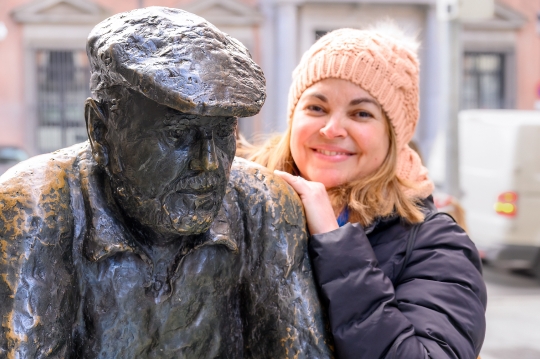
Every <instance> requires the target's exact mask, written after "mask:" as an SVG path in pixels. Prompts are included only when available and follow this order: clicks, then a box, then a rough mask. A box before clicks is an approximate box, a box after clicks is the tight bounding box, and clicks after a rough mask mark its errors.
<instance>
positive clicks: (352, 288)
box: [310, 198, 487, 359]
mask: <svg viewBox="0 0 540 359" xmlns="http://www.w3.org/2000/svg"><path fill="white" fill-rule="evenodd" d="M424 206H425V209H426V213H429V212H432V211H436V209H435V207H434V205H433V202H432V200H431V198H429V199H427V200H425V201H424ZM411 228H412V226H411V225H408V224H405V223H403V221H401V220H400V218H399V217H397V216H394V217H390V218H384V219H381V220H378V221H376V222H375V223H374V224H373V225H371V226H369V227H368V228H366V230H364V229H363V228H362V227H361V226H360V225H358V224H350V223H349V224H346V225H345V226H343V227H341V228H339V229H337V230H335V231H332V232H329V233H324V234H318V235H313V236H312V238H311V240H310V252H311V256H312V259H313V265H314V270H315V275H316V279H317V282H318V285H319V288H320V290H321V294H322V297H323V301H324V302H325V304H326V307H327V309H328V315H329V319H330V326H331V330H332V334H333V336H334V341H335V349H336V353H337V357H338V358H339V359H378V358H400V359H421V358H434V359H435V358H436V359H446V358H460V359H473V358H476V357H477V355H478V353H479V352H480V348H481V346H482V342H483V340H484V334H485V328H486V323H485V315H484V313H485V308H486V300H487V298H486V287H485V284H484V281H483V280H482V267H481V262H480V258H479V256H478V252H477V250H476V247H475V246H474V244H473V243H472V242H471V240H470V239H469V237H468V236H467V234H465V232H464V231H463V230H462V229H461V228H460V227H459V226H458V225H457V224H455V223H454V222H453V221H452V220H451V219H450V218H449V217H447V216H444V215H437V216H435V217H434V218H432V219H430V220H428V221H427V222H424V223H423V224H422V225H421V227H420V228H419V231H418V234H417V237H416V242H415V245H414V247H413V251H412V255H411V257H410V260H409V262H408V264H407V266H406V267H405V268H404V270H403V272H402V274H401V276H400V278H396V277H397V276H398V274H399V273H400V271H401V268H402V266H403V262H404V256H405V251H406V244H407V237H408V235H409V231H410V230H411Z"/></svg>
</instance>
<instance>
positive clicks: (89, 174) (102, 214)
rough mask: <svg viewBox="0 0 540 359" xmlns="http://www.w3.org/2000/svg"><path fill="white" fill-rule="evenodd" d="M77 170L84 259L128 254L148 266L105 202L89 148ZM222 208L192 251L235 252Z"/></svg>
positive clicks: (113, 208)
mask: <svg viewBox="0 0 540 359" xmlns="http://www.w3.org/2000/svg"><path fill="white" fill-rule="evenodd" d="M79 168H80V180H81V189H82V195H83V199H84V203H85V211H86V221H87V224H86V226H87V228H86V234H85V238H84V243H83V253H84V256H85V257H86V258H87V259H88V260H90V261H93V262H97V261H100V260H102V259H105V258H108V257H110V256H112V255H114V254H116V253H122V252H132V253H136V254H138V255H139V256H140V257H141V258H142V259H143V260H144V261H145V262H147V263H149V264H150V263H151V261H150V258H149V256H148V255H147V254H146V253H145V251H144V249H143V248H142V246H141V245H139V243H137V241H136V240H135V238H134V237H133V235H132V234H131V231H130V230H129V229H128V228H127V226H126V225H125V223H124V221H123V218H122V216H121V215H120V214H119V210H118V208H116V206H115V205H114V204H111V202H112V201H108V200H107V193H106V192H105V191H106V188H107V187H106V186H105V181H104V180H105V176H106V175H105V174H104V173H103V171H102V170H101V169H100V168H99V167H98V165H97V163H96V162H95V161H94V159H93V157H92V154H91V150H90V146H87V149H86V150H85V151H83V153H82V154H81V158H80V163H79ZM109 195H110V194H109ZM223 207H224V206H221V209H220V211H219V213H218V215H217V217H216V219H215V220H214V223H213V224H212V227H211V228H210V230H209V231H208V232H206V233H204V234H203V235H201V236H197V237H196V238H197V239H196V242H195V243H193V246H192V250H195V249H197V248H200V247H203V246H207V245H224V246H225V247H226V248H228V249H229V250H231V251H233V252H236V251H238V244H237V241H236V238H235V237H234V236H233V233H232V232H231V229H230V225H229V221H228V219H227V215H226V213H225V210H224V208H223Z"/></svg>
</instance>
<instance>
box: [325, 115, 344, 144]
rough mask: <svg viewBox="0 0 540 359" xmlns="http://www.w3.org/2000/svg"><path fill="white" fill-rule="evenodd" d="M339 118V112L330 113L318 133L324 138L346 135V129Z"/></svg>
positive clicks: (340, 117)
mask: <svg viewBox="0 0 540 359" xmlns="http://www.w3.org/2000/svg"><path fill="white" fill-rule="evenodd" d="M341 120H342V116H340V115H339V114H335V115H332V116H331V117H330V119H329V120H328V121H327V122H326V123H325V125H324V127H322V128H321V129H320V130H319V133H320V134H321V135H322V136H324V137H326V138H336V137H346V136H347V131H346V130H345V128H344V127H343V123H342V121H341Z"/></svg>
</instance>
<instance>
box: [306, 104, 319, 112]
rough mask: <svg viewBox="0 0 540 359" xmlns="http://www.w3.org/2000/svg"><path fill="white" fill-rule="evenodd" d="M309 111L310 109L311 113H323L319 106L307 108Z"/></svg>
mask: <svg viewBox="0 0 540 359" xmlns="http://www.w3.org/2000/svg"><path fill="white" fill-rule="evenodd" d="M307 109H308V110H309V111H313V112H323V109H322V107H320V106H317V105H309V106H308V107H307Z"/></svg>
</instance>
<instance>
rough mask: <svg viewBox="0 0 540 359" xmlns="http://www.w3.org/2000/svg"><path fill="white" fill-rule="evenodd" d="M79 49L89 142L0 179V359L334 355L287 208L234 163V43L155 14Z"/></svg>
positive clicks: (279, 195)
mask: <svg viewBox="0 0 540 359" xmlns="http://www.w3.org/2000/svg"><path fill="white" fill-rule="evenodd" d="M88 55H89V58H90V61H91V66H92V80H91V89H92V94H93V98H90V99H88V100H87V101H86V105H85V117H86V121H87V129H88V134H89V141H88V142H85V143H82V144H79V145H75V146H73V147H70V148H66V149H63V150H59V151H56V152H54V153H52V154H46V155H42V156H38V157H34V158H32V159H30V160H28V161H26V162H23V163H21V164H19V165H18V166H16V167H14V168H12V169H11V170H9V171H8V172H6V174H4V175H3V176H2V177H0V299H1V304H0V319H1V333H0V357H1V358H329V357H331V356H332V353H331V351H330V349H329V346H328V337H327V334H326V332H325V330H324V325H323V320H322V314H321V309H320V306H319V302H318V298H317V293H316V289H315V286H314V282H313V280H312V276H311V267H310V262H309V259H308V258H307V251H306V240H307V235H306V231H305V222H304V218H303V213H302V207H301V204H300V202H299V199H298V197H297V196H296V194H295V193H294V191H292V190H291V189H290V187H288V186H287V185H285V184H284V182H283V181H281V180H280V179H278V178H276V177H274V176H273V175H272V174H271V173H269V172H268V171H267V170H265V169H264V168H262V167H258V166H256V165H254V164H252V163H250V162H247V161H244V160H241V159H234V152H235V131H236V117H237V116H249V115H253V114H255V113H257V112H258V111H259V109H260V107H261V106H262V104H263V102H264V97H265V95H264V91H265V88H264V77H263V74H262V72H261V70H260V69H259V67H258V66H257V65H256V64H255V63H254V62H253V61H252V60H251V57H250V56H249V54H248V52H247V50H246V49H245V48H244V47H243V46H242V45H241V44H240V43H239V42H237V41H236V40H233V39H232V38H230V37H229V36H227V35H225V34H223V33H221V32H220V31H219V30H217V29H216V28H215V27H213V26H212V25H210V24H208V23H207V22H206V21H204V20H203V19H201V18H199V17H197V16H194V15H192V14H189V13H186V12H183V11H181V10H177V9H167V8H158V7H153V8H147V9H140V10H135V11H132V12H129V13H124V14H119V15H115V16H113V17H112V18H110V19H107V20H105V21H104V22H103V23H101V24H99V25H98V26H96V28H95V29H94V30H93V31H92V33H91V34H90V37H89V40H88Z"/></svg>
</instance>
